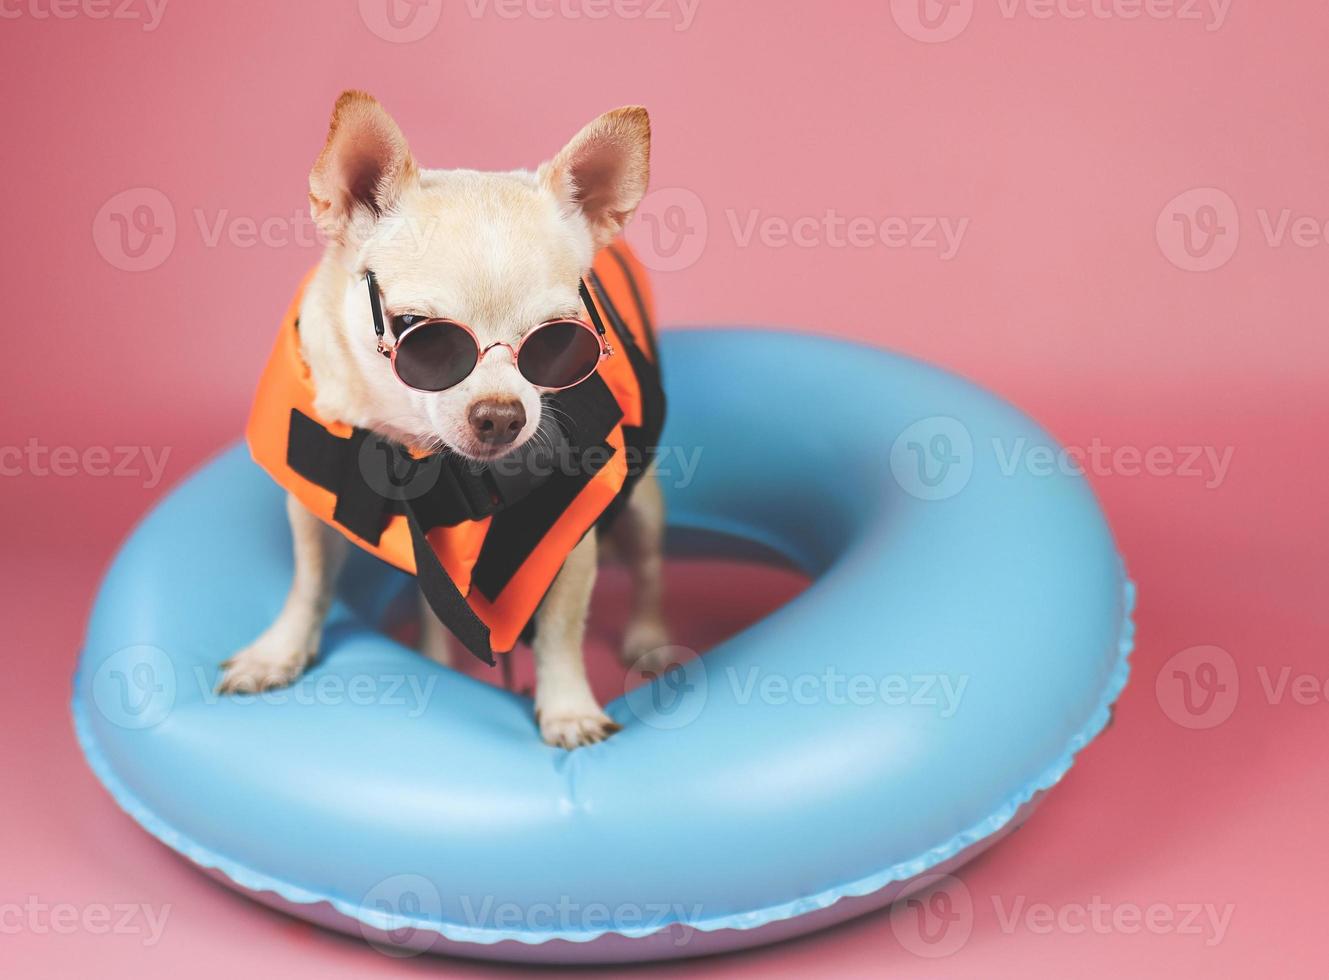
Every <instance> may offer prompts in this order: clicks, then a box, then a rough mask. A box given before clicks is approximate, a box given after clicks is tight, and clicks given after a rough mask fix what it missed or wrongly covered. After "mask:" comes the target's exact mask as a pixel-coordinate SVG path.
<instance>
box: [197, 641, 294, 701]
mask: <svg viewBox="0 0 1329 980" xmlns="http://www.w3.org/2000/svg"><path fill="white" fill-rule="evenodd" d="M313 659H314V657H313V654H311V653H307V652H304V651H295V652H290V651H288V650H285V649H283V648H279V647H277V648H274V647H268V646H266V645H264V644H261V643H256V644H254V645H253V646H251V647H249V648H248V649H245V650H241V651H240V652H239V653H237V654H236V655H235V656H234V657H232V658H231V659H230V660H226V661H223V662H222V665H221V667H222V675H221V679H220V680H218V681H217V693H218V694H258V693H259V692H261V691H271V690H273V689H274V688H278V687H286V686H287V685H288V684H290V683H291V682H292V681H294V680H295V679H296V678H297V677H299V676H300V675H301V674H303V673H304V671H305V668H306V667H307V666H309V662H310V661H311V660H313Z"/></svg>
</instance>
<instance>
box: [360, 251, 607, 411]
mask: <svg viewBox="0 0 1329 980" xmlns="http://www.w3.org/2000/svg"><path fill="white" fill-rule="evenodd" d="M365 280H366V281H367V282H368V284H369V305H370V307H371V308H372V309H373V312H374V333H375V334H376V335H377V336H378V352H379V353H380V354H382V355H383V356H384V357H386V358H388V360H389V361H391V362H392V372H393V374H395V375H396V376H397V380H398V381H400V382H401V383H402V384H404V385H405V386H406V387H408V388H413V389H415V390H416V391H429V392H438V391H446V390H447V389H449V388H452V387H454V386H456V385H459V384H461V383H462V382H463V381H465V380H466V379H467V378H468V377H470V374H471V372H472V371H474V370H475V368H476V365H478V364H479V363H480V360H481V358H483V357H484V356H485V355H486V354H488V353H489V352H490V351H491V350H493V349H494V348H495V347H506V348H507V350H508V353H509V354H510V355H511V357H512V360H513V363H514V364H516V366H517V370H518V371H520V372H521V375H522V377H524V378H525V379H526V380H527V381H529V382H530V383H531V384H533V385H535V386H536V387H537V388H540V389H543V390H544V391H562V390H563V389H565V388H571V387H573V386H574V385H579V384H581V383H582V382H583V381H585V380H586V379H587V378H589V377H590V376H591V375H592V374H594V373H595V371H596V368H598V367H599V366H600V362H601V361H602V360H604V359H605V358H606V357H608V356H609V355H610V354H612V353H613V352H614V349H613V348H612V347H611V346H610V345H609V343H608V341H607V340H606V338H605V329H604V323H603V322H602V321H601V319H600V314H599V312H598V311H597V310H596V308H595V303H594V302H593V301H592V300H591V295H590V292H589V291H588V290H587V288H586V283H585V282H583V283H582V284H581V298H582V302H583V303H584V304H585V305H586V310H587V312H589V313H590V315H591V318H592V320H594V321H595V324H594V326H592V325H591V324H590V323H587V322H586V321H585V320H581V319H578V318H577V317H559V318H557V319H554V320H546V321H545V322H544V323H542V324H540V325H539V326H537V327H536V328H535V329H533V330H531V331H529V332H528V333H527V334H526V335H525V336H524V337H522V339H521V340H520V341H519V342H518V343H517V346H516V347H513V346H512V345H511V344H506V343H503V342H501V341H500V342H498V343H493V344H490V345H489V346H488V347H481V346H480V338H479V337H477V336H476V335H475V331H474V330H472V329H471V328H470V327H468V326H467V325H466V324H464V323H458V322H457V321H456V320H449V319H447V318H446V317H430V318H426V317H411V316H402V317H394V328H395V327H396V326H398V325H400V327H401V330H400V332H398V331H397V330H396V329H394V331H393V333H394V334H395V335H396V340H395V341H393V342H389V341H388V338H387V330H386V329H385V326H384V322H383V304H382V299H381V296H380V293H379V288H378V280H377V279H376V278H375V277H374V273H373V270H368V271H367V272H366V273H365Z"/></svg>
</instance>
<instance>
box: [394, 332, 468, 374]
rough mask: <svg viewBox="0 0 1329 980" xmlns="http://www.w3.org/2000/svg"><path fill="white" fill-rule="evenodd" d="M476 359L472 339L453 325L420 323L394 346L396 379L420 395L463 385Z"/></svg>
mask: <svg viewBox="0 0 1329 980" xmlns="http://www.w3.org/2000/svg"><path fill="white" fill-rule="evenodd" d="M479 356H480V352H479V351H478V350H476V349H475V340H474V338H473V337H472V336H471V335H470V334H469V333H467V332H466V331H465V330H463V329H462V328H461V327H459V326H457V324H455V323H448V322H446V321H433V322H430V323H423V324H421V325H420V326H418V327H416V328H415V329H413V330H411V331H410V332H409V333H407V334H405V335H404V336H403V337H402V339H401V341H400V342H399V343H398V346H397V359H396V362H395V363H396V367H397V377H399V378H401V380H402V381H404V382H405V383H406V384H407V385H409V386H410V387H412V388H417V389H419V390H420V391H443V390H445V389H447V388H451V387H452V386H453V385H455V384H459V383H461V382H462V381H464V380H465V379H466V376H467V375H468V374H470V373H471V371H472V370H473V369H474V368H475V362H476V361H477V360H478V359H479Z"/></svg>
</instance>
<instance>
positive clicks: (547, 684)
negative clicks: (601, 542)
mask: <svg viewBox="0 0 1329 980" xmlns="http://www.w3.org/2000/svg"><path fill="white" fill-rule="evenodd" d="M595 559H596V546H595V532H594V531H591V532H589V533H588V534H587V535H586V536H585V537H584V538H582V539H581V543H580V544H578V545H577V547H575V548H574V549H572V552H571V553H570V554H569V555H568V557H567V560H566V561H565V562H564V563H563V568H562V570H561V571H560V572H559V573H558V577H557V578H555V579H554V584H553V585H551V586H550V587H549V592H548V593H547V594H546V595H545V598H544V601H543V602H542V603H541V604H540V609H539V611H538V612H537V613H536V614H535V616H536V619H535V643H534V646H533V649H534V653H535V718H536V721H537V722H538V723H539V725H540V737H541V738H543V739H544V740H545V741H546V742H548V743H549V744H550V745H556V746H561V747H562V748H565V749H575V748H576V747H577V746H579V745H587V744H589V743H591V742H599V741H602V740H603V739H606V738H608V737H609V736H610V735H612V734H613V733H614V732H616V731H618V730H619V728H620V726H619V725H617V724H615V723H614V722H613V721H611V720H610V718H609V716H608V715H606V714H605V713H604V709H602V708H601V707H600V705H599V703H598V702H597V701H596V700H595V695H593V694H592V693H591V684H590V681H588V680H587V679H586V660H585V657H584V656H583V651H582V641H583V640H584V638H585V635H586V614H587V612H588V611H589V609H590V605H591V589H592V587H593V586H594V585H595Z"/></svg>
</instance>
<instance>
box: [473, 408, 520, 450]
mask: <svg viewBox="0 0 1329 980" xmlns="http://www.w3.org/2000/svg"><path fill="white" fill-rule="evenodd" d="M466 414H467V419H468V420H469V421H470V423H471V431H472V432H474V433H475V438H476V439H478V440H480V442H482V443H484V444H485V445H487V446H506V445H508V444H509V443H511V442H513V441H514V440H515V439H516V438H517V434H518V433H519V432H521V430H522V428H523V427H524V426H525V425H526V409H524V408H523V407H522V404H521V402H519V401H517V399H515V398H511V399H498V398H482V399H480V400H479V401H476V402H472V403H471V407H470V410H469V411H468V412H467V413H466Z"/></svg>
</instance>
